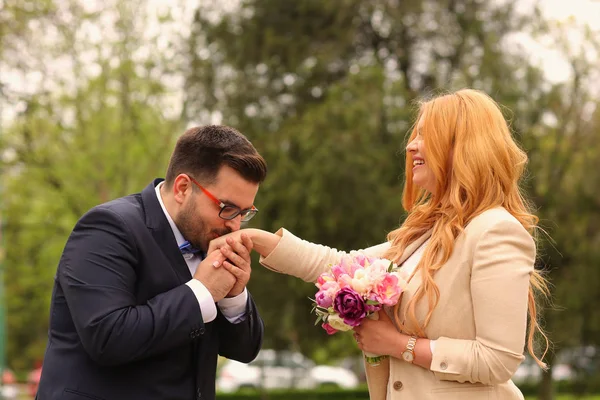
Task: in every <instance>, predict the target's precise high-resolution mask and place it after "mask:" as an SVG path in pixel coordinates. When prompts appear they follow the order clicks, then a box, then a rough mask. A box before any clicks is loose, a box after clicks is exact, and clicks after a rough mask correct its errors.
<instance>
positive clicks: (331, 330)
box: [321, 322, 337, 335]
mask: <svg viewBox="0 0 600 400" xmlns="http://www.w3.org/2000/svg"><path fill="white" fill-rule="evenodd" d="M321 327H322V328H323V329H325V331H326V332H327V334H328V335H333V334H334V333H336V332H337V329H335V328H334V327H332V326H331V325H329V324H328V323H327V322H323V324H321Z"/></svg>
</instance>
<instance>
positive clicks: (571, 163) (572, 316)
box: [0, 0, 600, 400]
mask: <svg viewBox="0 0 600 400" xmlns="http://www.w3.org/2000/svg"><path fill="white" fill-rule="evenodd" d="M599 54H600V2H599V1H594V0H570V1H563V0H544V1H537V2H536V1H534V0H422V1H421V0H296V1H286V0H245V1H244V0H238V1H233V0H219V1H216V0H214V1H213V0H204V1H203V0H170V1H167V0H151V1H150V0H148V1H141V0H126V1H118V0H105V1H99V0H0V107H1V109H0V111H1V119H0V147H1V153H0V154H1V159H0V162H1V167H2V169H1V174H2V181H1V188H0V190H1V192H0V201H1V208H2V224H1V251H0V263H1V268H0V273H1V274H2V276H1V278H2V279H1V280H0V281H1V282H2V288H1V291H0V370H1V371H2V375H1V377H2V395H3V396H4V397H5V398H21V399H29V398H31V397H29V396H31V393H34V392H35V385H36V382H37V379H39V372H40V368H41V366H42V362H43V355H44V349H45V346H46V340H47V328H48V315H49V302H50V294H51V289H52V285H53V277H54V274H55V271H56V266H57V262H58V259H59V257H60V254H61V251H62V248H63V246H64V244H65V241H66V239H67V236H68V235H69V233H70V231H71V229H72V227H73V225H74V224H75V222H76V221H77V219H78V218H79V217H80V216H81V215H82V214H83V213H84V212H85V211H86V210H88V209H89V208H91V207H92V206H94V205H96V204H98V203H101V202H105V201H108V200H110V199H113V198H116V197H120V196H123V195H126V194H129V193H133V192H138V191H140V190H141V189H142V188H143V187H144V186H145V185H147V183H148V182H150V181H151V179H153V178H154V177H162V176H164V170H165V168H166V164H167V161H168V157H169V155H170V152H171V149H172V145H173V144H174V141H175V140H176V139H177V137H178V136H179V135H180V134H181V133H182V132H183V131H184V130H185V129H186V128H187V127H190V126H193V125H200V124H209V123H215V124H221V123H222V124H226V125H230V126H233V127H235V128H237V129H239V130H240V131H241V132H243V133H244V134H245V135H247V136H248V138H249V139H250V140H251V141H252V142H253V143H254V145H255V146H256V148H257V149H258V150H259V151H260V152H261V153H262V154H263V156H264V157H265V159H266V160H267V162H268V164H269V168H270V171H269V176H268V178H267V181H266V182H265V183H264V184H263V185H262V188H261V190H260V192H259V194H258V196H257V199H256V205H257V207H258V208H259V209H260V210H261V212H260V213H259V214H258V215H257V217H256V218H255V219H254V220H253V221H252V222H251V224H250V226H253V227H259V228H263V229H267V230H271V231H275V230H277V229H278V228H280V227H281V226H285V227H286V228H288V229H289V230H291V231H292V232H294V233H296V234H297V235H300V236H301V237H303V238H305V239H308V240H312V241H316V242H319V243H324V244H327V245H330V246H333V247H336V248H338V249H343V250H351V249H358V248H364V247H367V246H370V245H374V244H377V243H380V242H382V241H383V240H384V238H385V235H386V233H387V232H389V231H390V230H392V229H394V228H395V227H396V226H398V224H399V223H400V222H401V221H402V219H403V218H404V212H403V210H402V207H401V204H400V197H401V191H402V179H403V174H404V171H403V157H404V150H403V149H404V146H405V144H406V135H407V133H408V132H409V130H410V127H411V125H412V123H413V122H414V118H415V104H416V103H415V102H416V101H417V100H419V99H422V98H423V97H426V96H428V95H431V94H436V93H439V92H440V91H441V90H453V89H459V88H463V87H472V88H477V89H481V90H484V91H485V92H487V93H488V94H490V95H491V96H492V97H493V98H494V99H495V100H497V101H498V102H500V103H501V104H503V105H504V106H505V107H506V108H505V110H504V111H505V113H506V117H507V118H508V119H509V121H510V124H511V128H512V129H513V131H514V133H515V135H516V137H517V138H518V140H519V142H520V143H521V144H522V146H523V147H524V148H525V149H526V150H527V152H528V154H529V156H530V164H529V168H528V174H527V177H526V179H525V180H524V181H523V185H524V187H525V188H526V190H527V192H528V195H529V196H530V197H531V198H532V199H533V201H534V203H535V205H536V206H537V207H538V215H539V216H540V219H541V226H542V227H543V228H544V229H545V230H546V231H547V232H548V233H549V236H550V237H551V238H552V240H549V239H548V238H547V237H545V236H541V240H540V243H539V250H540V257H539V265H538V267H539V268H540V269H544V270H546V271H548V274H549V277H550V279H551V281H552V284H553V287H552V291H553V299H554V303H555V305H554V306H553V307H549V308H547V311H546V312H544V313H543V319H544V324H545V327H546V329H547V330H548V331H549V332H550V338H551V340H552V341H553V343H554V348H553V351H552V352H550V353H549V354H548V355H547V357H546V361H547V362H549V363H550V365H551V368H550V369H549V370H548V371H547V372H546V373H542V371H541V370H540V369H539V368H538V367H537V366H536V365H535V364H534V363H532V362H531V360H530V359H527V360H526V362H525V363H524V364H523V365H522V366H521V368H519V371H518V372H517V374H516V376H515V382H517V383H518V384H519V386H520V387H521V388H522V390H523V392H524V393H526V394H527V395H528V396H530V398H531V399H533V398H539V399H545V400H547V399H552V398H559V399H567V398H570V397H568V396H584V397H585V396H588V397H585V398H600V396H598V397H589V396H591V395H593V394H594V393H596V394H597V393H600V353H599V350H600V347H598V346H599V344H600V312H599V311H598V309H599V308H600V290H599V289H600V268H599V263H600V168H599V167H600V165H599V164H598V161H597V160H598V158H599V157H600V132H599V129H600V107H599V104H600V58H599ZM254 265H255V268H254V272H253V275H252V281H251V283H250V290H251V292H252V293H253V295H254V297H255V299H256V301H257V303H258V305H259V308H260V310H261V312H262V316H263V317H264V320H265V324H266V337H265V343H264V348H265V349H266V350H265V351H263V352H261V355H260V357H259V358H258V359H257V360H256V361H255V362H254V363H252V364H251V365H249V366H248V365H239V364H237V363H235V362H232V361H229V360H225V359H223V360H220V363H219V381H218V387H219V390H220V391H221V392H222V393H221V395H220V396H219V397H218V398H220V399H221V398H222V399H229V398H231V399H233V398H237V397H235V396H237V395H239V392H240V391H243V390H250V391H251V393H255V398H262V399H276V398H277V399H278V398H285V399H292V398H298V399H300V398H302V399H311V398H315V399H316V398H328V399H336V398H337V399H366V398H367V396H366V389H365V384H364V373H363V371H362V368H361V360H360V354H359V351H358V350H357V348H356V345H355V343H354V342H353V340H352V337H351V336H350V335H348V334H338V335H333V336H331V337H329V336H327V334H326V333H325V332H324V331H323V330H322V329H321V328H320V327H318V326H314V324H313V322H314V319H315V318H314V315H311V314H310V309H311V304H310V301H309V300H308V297H309V296H312V295H314V293H315V287H314V286H313V285H312V284H308V283H304V282H300V281H299V280H296V279H294V278H289V277H287V276H282V275H278V274H275V273H272V272H269V271H266V270H264V269H263V268H262V267H260V266H259V265H258V264H257V263H255V264H254ZM255 389H256V390H257V391H256V392H253V390H255ZM323 391H326V393H327V395H326V396H325V397H323V396H324V395H322V393H323ZM294 393H295V394H294ZM298 393H300V394H298ZM309 393H310V395H309ZM319 393H321V394H319ZM249 396H250V395H249ZM278 396H279V397H278ZM294 396H296V397H294ZM319 396H322V397H319ZM245 398H246V399H248V398H252V397H245Z"/></svg>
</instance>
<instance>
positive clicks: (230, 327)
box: [217, 292, 264, 363]
mask: <svg viewBox="0 0 600 400" xmlns="http://www.w3.org/2000/svg"><path fill="white" fill-rule="evenodd" d="M217 324H218V327H219V328H218V329H219V355H221V356H223V357H226V358H229V359H231V360H236V361H239V362H243V363H249V362H250V361H252V360H254V359H255V358H256V355H257V354H258V351H259V350H260V348H261V346H262V341H263V334H264V322H263V320H262V319H261V317H260V315H259V314H258V309H257V308H256V304H255V303H254V300H253V299H252V296H251V295H250V292H248V302H247V303H246V315H245V318H244V320H243V321H241V322H239V323H235V324H233V323H231V322H229V321H228V320H227V318H225V317H224V316H223V314H222V313H221V312H219V313H218V315H217Z"/></svg>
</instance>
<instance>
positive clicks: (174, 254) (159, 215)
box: [142, 179, 192, 284]
mask: <svg viewBox="0 0 600 400" xmlns="http://www.w3.org/2000/svg"><path fill="white" fill-rule="evenodd" d="M162 181H163V179H155V180H154V181H153V182H151V183H150V184H149V185H148V186H146V188H145V189H144V190H143V191H142V204H143V206H144V211H145V214H146V226H147V227H148V229H150V230H151V231H152V236H153V237H154V240H155V241H156V243H158V244H159V245H160V247H161V249H162V251H163V253H164V254H165V256H166V257H167V259H168V260H169V264H171V267H172V268H173V270H174V271H175V274H176V275H177V277H178V278H179V282H180V284H183V283H185V282H187V281H189V280H190V279H192V275H191V274H190V270H189V269H188V266H187V264H186V262H185V260H184V259H183V256H182V255H181V251H180V250H179V246H177V240H176V239H175V235H173V230H172V229H171V226H170V225H169V221H168V220H167V218H166V217H165V214H164V212H163V210H162V207H161V206H160V203H159V202H158V199H157V198H156V192H155V187H156V185H158V184H159V183H160V182H162Z"/></svg>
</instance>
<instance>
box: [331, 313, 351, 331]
mask: <svg viewBox="0 0 600 400" xmlns="http://www.w3.org/2000/svg"><path fill="white" fill-rule="evenodd" d="M327 323H328V324H329V325H331V327H332V328H334V329H337V330H338V331H342V332H346V331H349V330H350V329H352V327H351V326H349V325H346V324H345V323H344V320H343V319H342V318H340V316H339V315H337V314H332V315H330V316H329V317H327Z"/></svg>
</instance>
